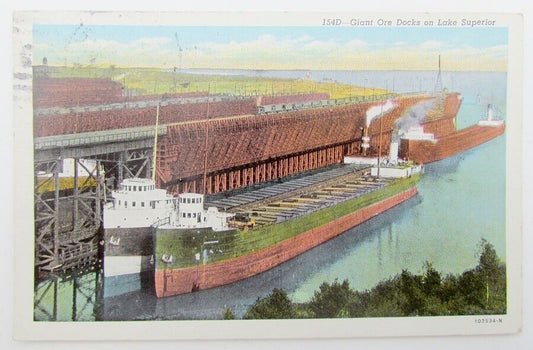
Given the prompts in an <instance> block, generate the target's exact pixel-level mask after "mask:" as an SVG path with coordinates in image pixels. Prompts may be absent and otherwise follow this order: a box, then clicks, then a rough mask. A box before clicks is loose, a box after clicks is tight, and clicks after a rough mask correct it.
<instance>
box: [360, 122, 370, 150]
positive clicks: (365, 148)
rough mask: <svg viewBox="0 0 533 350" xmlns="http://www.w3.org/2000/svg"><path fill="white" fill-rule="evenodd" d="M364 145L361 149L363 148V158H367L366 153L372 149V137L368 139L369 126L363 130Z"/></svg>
mask: <svg viewBox="0 0 533 350" xmlns="http://www.w3.org/2000/svg"><path fill="white" fill-rule="evenodd" d="M363 135H364V136H363V138H362V140H363V144H362V145H361V147H362V148H363V156H366V152H367V150H368V148H370V137H368V126H365V127H364V129H363Z"/></svg>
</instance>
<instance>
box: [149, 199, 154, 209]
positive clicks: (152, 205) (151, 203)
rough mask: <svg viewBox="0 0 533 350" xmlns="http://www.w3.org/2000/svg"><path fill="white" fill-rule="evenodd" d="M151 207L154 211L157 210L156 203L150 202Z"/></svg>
mask: <svg viewBox="0 0 533 350" xmlns="http://www.w3.org/2000/svg"><path fill="white" fill-rule="evenodd" d="M150 206H151V207H152V209H155V202H154V201H150Z"/></svg>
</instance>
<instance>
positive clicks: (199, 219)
mask: <svg viewBox="0 0 533 350" xmlns="http://www.w3.org/2000/svg"><path fill="white" fill-rule="evenodd" d="M198 222H202V216H201V215H200V213H198Z"/></svg>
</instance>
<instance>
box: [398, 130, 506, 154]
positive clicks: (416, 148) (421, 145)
mask: <svg viewBox="0 0 533 350" xmlns="http://www.w3.org/2000/svg"><path fill="white" fill-rule="evenodd" d="M504 130H505V125H503V124H502V125H498V126H480V125H473V126H470V127H468V128H465V129H463V130H459V131H456V132H453V133H450V134H448V135H446V136H443V137H441V138H439V139H438V140H437V141H436V142H431V141H424V140H406V139H402V140H401V144H400V157H401V158H404V159H408V160H411V161H414V162H416V163H418V164H427V163H432V162H436V161H439V160H442V159H445V158H448V157H451V156H454V155H456V154H458V153H461V152H464V151H466V150H469V149H471V148H474V147H477V146H479V145H481V144H483V143H485V142H488V141H490V140H492V139H494V138H496V137H498V136H500V135H501V134H503V132H504Z"/></svg>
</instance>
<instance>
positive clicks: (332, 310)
mask: <svg viewBox="0 0 533 350" xmlns="http://www.w3.org/2000/svg"><path fill="white" fill-rule="evenodd" d="M353 297H354V292H353V291H352V290H351V289H350V285H349V283H348V280H344V281H343V282H342V283H339V281H337V279H335V281H334V282H333V283H332V284H331V285H330V284H329V283H327V282H324V283H322V284H321V285H320V289H319V290H318V291H315V294H314V296H313V298H312V299H311V301H310V303H309V307H310V308H311V310H312V311H313V313H314V314H315V317H317V318H332V317H347V316H349V312H348V305H349V302H350V300H351V299H352V298H353Z"/></svg>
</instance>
